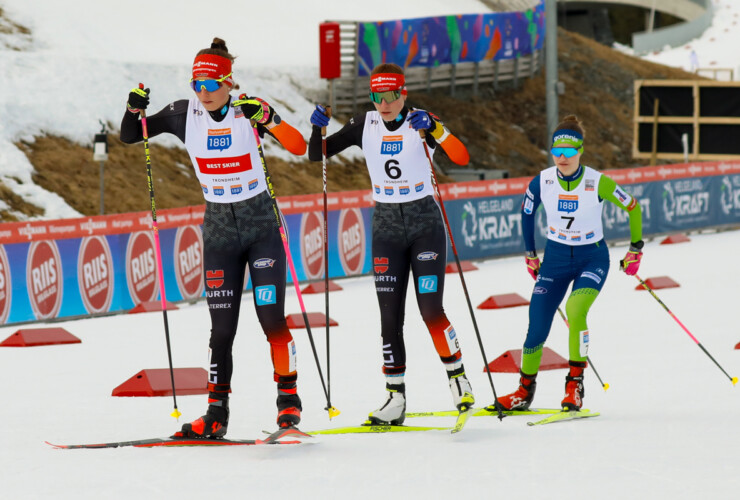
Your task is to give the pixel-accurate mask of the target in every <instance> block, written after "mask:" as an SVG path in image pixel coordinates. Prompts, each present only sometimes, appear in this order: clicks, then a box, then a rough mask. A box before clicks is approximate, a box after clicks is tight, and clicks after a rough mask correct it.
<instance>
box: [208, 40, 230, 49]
mask: <svg viewBox="0 0 740 500" xmlns="http://www.w3.org/2000/svg"><path fill="white" fill-rule="evenodd" d="M211 48H212V49H221V50H224V51H226V52H228V51H229V49H227V48H226V42H225V41H223V40H221V39H220V38H214V39H213V42H212V43H211Z"/></svg>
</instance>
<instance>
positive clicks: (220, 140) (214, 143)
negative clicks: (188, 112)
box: [208, 128, 231, 151]
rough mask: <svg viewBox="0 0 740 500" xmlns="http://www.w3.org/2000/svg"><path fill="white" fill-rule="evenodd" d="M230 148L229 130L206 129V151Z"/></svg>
mask: <svg viewBox="0 0 740 500" xmlns="http://www.w3.org/2000/svg"><path fill="white" fill-rule="evenodd" d="M230 147H231V129H230V128H219V129H208V150H209V151H210V150H213V149H217V150H219V151H223V150H224V149H229V148H230Z"/></svg>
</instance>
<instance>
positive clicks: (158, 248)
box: [139, 83, 182, 419]
mask: <svg viewBox="0 0 740 500" xmlns="http://www.w3.org/2000/svg"><path fill="white" fill-rule="evenodd" d="M139 88H140V89H143V88H144V84H143V83H140V84H139ZM139 114H140V115H141V131H142V134H143V137H144V153H145V154H146V180H147V183H148V184H149V201H150V202H151V206H152V234H153V235H154V246H155V248H156V251H157V270H158V271H159V295H160V298H161V299H162V317H163V318H164V337H165V339H166V340H167V360H168V361H169V364H170V382H171V383H172V402H173V404H174V406H175V410H174V411H173V412H172V413H171V414H170V416H172V417H174V418H177V419H179V417H180V415H182V413H180V410H178V409H177V391H176V390H175V371H174V369H173V368H172V348H171V346H170V327H169V322H168V321H167V297H166V294H165V289H164V269H163V267H162V248H161V245H160V244H159V227H158V226H157V206H156V204H155V203H154V180H153V179H152V159H151V154H150V153H149V131H148V130H147V127H146V110H144V109H142V110H139Z"/></svg>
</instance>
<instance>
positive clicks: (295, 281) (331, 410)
mask: <svg viewBox="0 0 740 500" xmlns="http://www.w3.org/2000/svg"><path fill="white" fill-rule="evenodd" d="M250 122H251V124H252V132H254V139H255V140H256V141H257V151H259V155H260V161H261V162H262V171H263V172H264V173H265V181H266V182H267V189H268V192H269V193H270V199H271V200H272V210H273V212H275V219H277V225H278V230H279V231H280V238H281V239H282V240H283V248H285V257H286V259H287V261H288V267H289V268H290V276H291V277H292V278H293V285H295V291H296V295H298V303H299V304H300V306H301V313H302V314H303V322H304V323H305V325H306V332H307V333H308V340H309V342H310V343H311V350H312V351H313V357H314V359H315V360H316V368H317V369H318V371H319V378H320V379H321V386H322V387H323V389H324V396H326V408H325V409H326V410H327V411H328V412H329V418H330V419H331V418H332V417H336V416H337V415H339V410H337V409H336V408H334V407H333V406H332V405H331V401H330V400H329V392H328V391H327V389H326V383H325V382H324V374H323V373H322V372H321V364H320V363H319V355H318V354H317V353H316V344H315V343H314V341H313V334H312V333H311V325H310V324H309V323H308V314H306V306H305V305H303V295H301V288H300V286H299V285H298V277H297V276H296V273H295V266H294V265H293V257H292V256H291V254H290V247H289V246H288V236H287V235H286V234H285V228H284V227H283V221H282V219H281V218H280V210H279V209H278V206H277V200H276V199H275V189H274V188H273V187H272V181H271V180H270V173H269V172H268V171H267V163H266V162H265V155H264V153H263V152H262V142H261V141H260V136H259V133H258V132H257V125H256V123H255V122H254V120H250ZM326 322H327V323H328V322H329V317H328V316H327V317H326Z"/></svg>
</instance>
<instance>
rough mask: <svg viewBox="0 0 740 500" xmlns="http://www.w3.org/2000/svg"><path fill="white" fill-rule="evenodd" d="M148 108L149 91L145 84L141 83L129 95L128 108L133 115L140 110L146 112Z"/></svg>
mask: <svg viewBox="0 0 740 500" xmlns="http://www.w3.org/2000/svg"><path fill="white" fill-rule="evenodd" d="M147 106H149V89H145V88H144V84H143V83H140V84H139V86H138V87H135V88H133V89H131V92H129V93H128V102H127V103H126V107H127V108H128V110H129V111H131V112H132V113H138V112H139V110H142V109H144V110H146V107H147Z"/></svg>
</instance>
